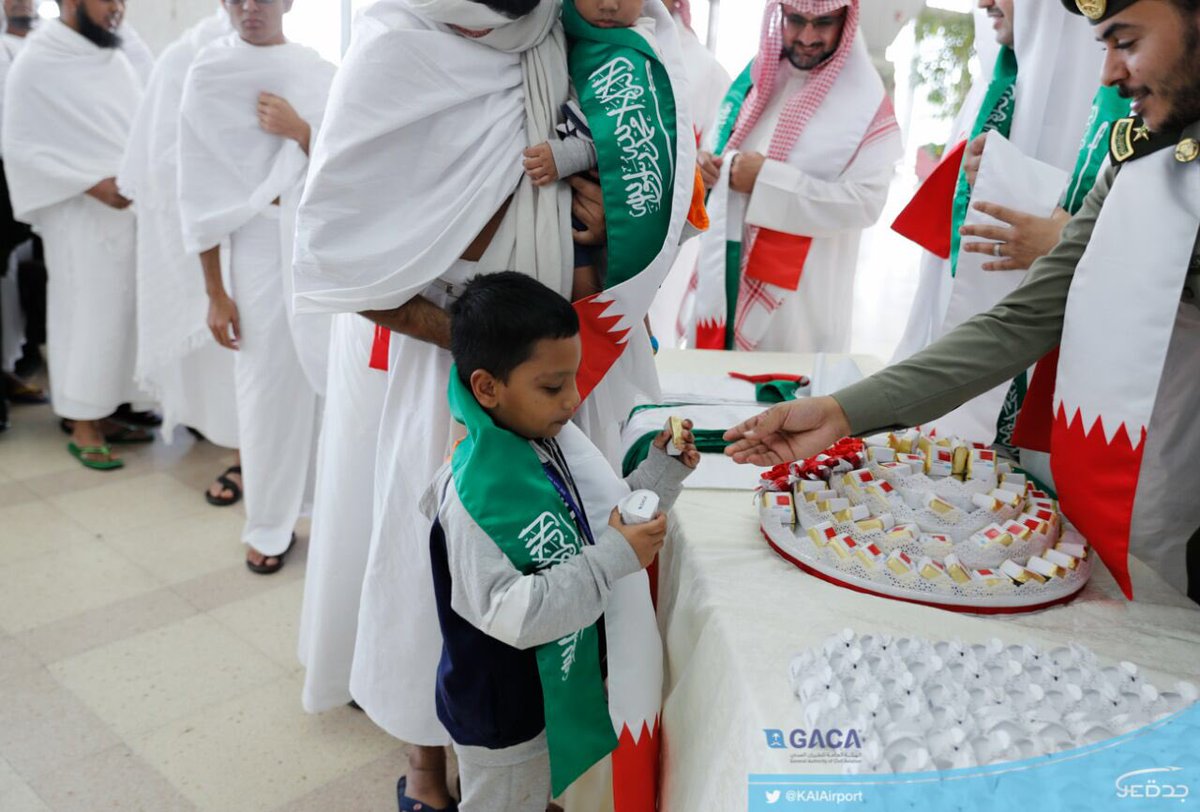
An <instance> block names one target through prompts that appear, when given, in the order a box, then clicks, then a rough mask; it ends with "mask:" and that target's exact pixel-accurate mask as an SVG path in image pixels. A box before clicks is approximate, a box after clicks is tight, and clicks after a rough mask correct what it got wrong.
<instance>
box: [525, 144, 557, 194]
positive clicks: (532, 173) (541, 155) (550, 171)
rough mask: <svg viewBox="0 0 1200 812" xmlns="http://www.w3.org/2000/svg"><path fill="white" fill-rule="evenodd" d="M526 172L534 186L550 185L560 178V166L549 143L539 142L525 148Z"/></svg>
mask: <svg viewBox="0 0 1200 812" xmlns="http://www.w3.org/2000/svg"><path fill="white" fill-rule="evenodd" d="M525 174H526V175H528V176H529V179H530V180H531V181H533V185H534V186H549V185H550V184H551V183H554V181H556V180H558V166H557V165H556V164H555V163H554V153H553V152H551V151H550V145H549V144H545V143H543V144H538V145H537V146H536V147H530V148H529V149H527V150H525Z"/></svg>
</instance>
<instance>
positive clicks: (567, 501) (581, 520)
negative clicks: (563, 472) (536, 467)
mask: <svg viewBox="0 0 1200 812" xmlns="http://www.w3.org/2000/svg"><path fill="white" fill-rule="evenodd" d="M542 470H544V471H545V472H546V479H548V480H550V484H551V485H553V486H554V490H556V491H558V496H559V498H560V499H562V500H563V504H564V505H566V506H567V510H568V511H570V513H571V518H572V519H574V520H575V526H576V527H578V528H579V530H580V531H581V532H582V533H583V536H584V538H585V539H586V540H587V543H588V544H590V545H593V546H595V544H596V540H595V538H593V537H592V527H591V525H590V524H589V523H588V519H587V514H586V513H584V512H583V511H582V510H581V509H580V508H579V506H578V505H576V504H575V499H574V497H572V496H571V492H570V490H569V489H568V488H567V486H566V483H564V482H563V481H562V480H561V479H560V478H559V476H558V472H557V471H556V470H555V469H554V466H553V465H551V464H549V463H543V464H542Z"/></svg>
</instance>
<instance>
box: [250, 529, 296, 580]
mask: <svg viewBox="0 0 1200 812" xmlns="http://www.w3.org/2000/svg"><path fill="white" fill-rule="evenodd" d="M295 546H296V534H295V533H292V540H291V541H289V542H288V546H287V549H286V550H284V551H283V552H282V553H280V554H279V555H267V554H266V553H263V552H261V551H258V550H256V551H255V552H257V553H258V554H259V555H261V556H262V557H263V563H262V564H255V563H254V562H252V561H251V560H250V559H249V558H247V559H246V569H248V570H250V571H251V572H253V573H256V574H258V575H273V574H274V573H276V572H279V571H280V570H281V569H283V559H285V558H286V557H287V554H288V553H290V552H291V551H292V548H293V547H295ZM272 558H274V559H275V563H274V564H267V563H266V562H267V561H270V560H271V559H272Z"/></svg>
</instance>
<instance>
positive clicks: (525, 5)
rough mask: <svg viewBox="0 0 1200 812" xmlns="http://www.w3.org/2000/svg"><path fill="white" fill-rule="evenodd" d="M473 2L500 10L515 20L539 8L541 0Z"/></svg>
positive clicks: (474, 0)
mask: <svg viewBox="0 0 1200 812" xmlns="http://www.w3.org/2000/svg"><path fill="white" fill-rule="evenodd" d="M473 2H476V3H479V4H480V5H484V6H487V7H488V8H490V9H491V10H492V11H498V12H500V13H501V14H503V15H504V16H505V17H511V18H513V19H514V20H515V19H518V18H519V17H524V16H525V15H526V14H528V13H529V12H531V11H533V10H534V9H535V8H537V7H538V3H539V2H541V0H473Z"/></svg>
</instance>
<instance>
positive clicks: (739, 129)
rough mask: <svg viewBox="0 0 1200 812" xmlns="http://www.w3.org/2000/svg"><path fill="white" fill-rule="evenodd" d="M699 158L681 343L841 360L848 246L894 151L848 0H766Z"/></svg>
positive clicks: (885, 107) (888, 114)
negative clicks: (743, 64)
mask: <svg viewBox="0 0 1200 812" xmlns="http://www.w3.org/2000/svg"><path fill="white" fill-rule="evenodd" d="M765 14H766V17H765V19H764V21H763V37H762V43H761V45H760V48H759V52H758V55H757V56H756V57H755V59H754V61H753V62H752V63H751V64H750V66H749V67H747V68H746V70H745V71H743V73H742V75H741V76H739V77H738V78H737V79H736V80H735V81H734V83H733V86H732V87H731V88H730V90H729V93H728V94H727V95H726V97H725V102H724V104H723V105H722V107H721V112H720V114H719V117H718V121H717V124H716V125H715V126H714V128H713V130H712V134H711V138H710V139H709V141H708V146H709V149H710V150H711V151H710V152H702V153H701V155H700V167H701V172H702V173H703V174H704V177H705V182H706V184H707V185H708V186H710V188H711V189H712V193H711V194H710V196H709V201H708V207H709V215H710V218H711V221H712V227H711V228H710V229H709V231H708V232H707V233H706V234H704V235H703V236H702V237H701V238H700V239H701V246H700V262H699V268H698V272H697V277H696V295H695V300H694V307H693V308H692V311H691V313H690V317H689V319H688V323H689V330H688V332H689V337H691V338H693V339H694V345H695V346H697V347H700V348H704V349H735V348H736V349H740V350H754V349H761V350H779V351H789V352H845V351H847V350H848V349H849V341H850V318H849V311H850V305H851V304H852V300H853V296H854V273H855V267H856V265H857V261H858V243H859V239H860V237H861V235H862V231H863V229H865V228H867V227H869V226H871V225H873V224H874V223H875V221H876V220H877V219H878V218H879V215H880V212H881V211H882V209H883V206H884V203H885V202H886V200H887V193H888V185H889V183H890V181H891V178H892V173H893V170H894V167H895V164H896V161H897V160H899V158H900V156H901V153H902V151H903V150H902V144H901V140H900V130H899V127H898V125H897V123H896V118H895V113H894V111H893V109H892V102H891V99H889V98H888V96H887V93H886V91H885V89H884V85H883V80H882V79H881V78H880V76H879V73H878V72H877V71H876V70H875V67H874V66H873V65H872V64H871V59H870V56H869V55H868V53H867V47H866V44H865V43H864V41H863V39H862V37H861V36H860V33H859V29H858V19H859V2H858V0H772V2H769V3H768V4H767V8H766V11H765Z"/></svg>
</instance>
